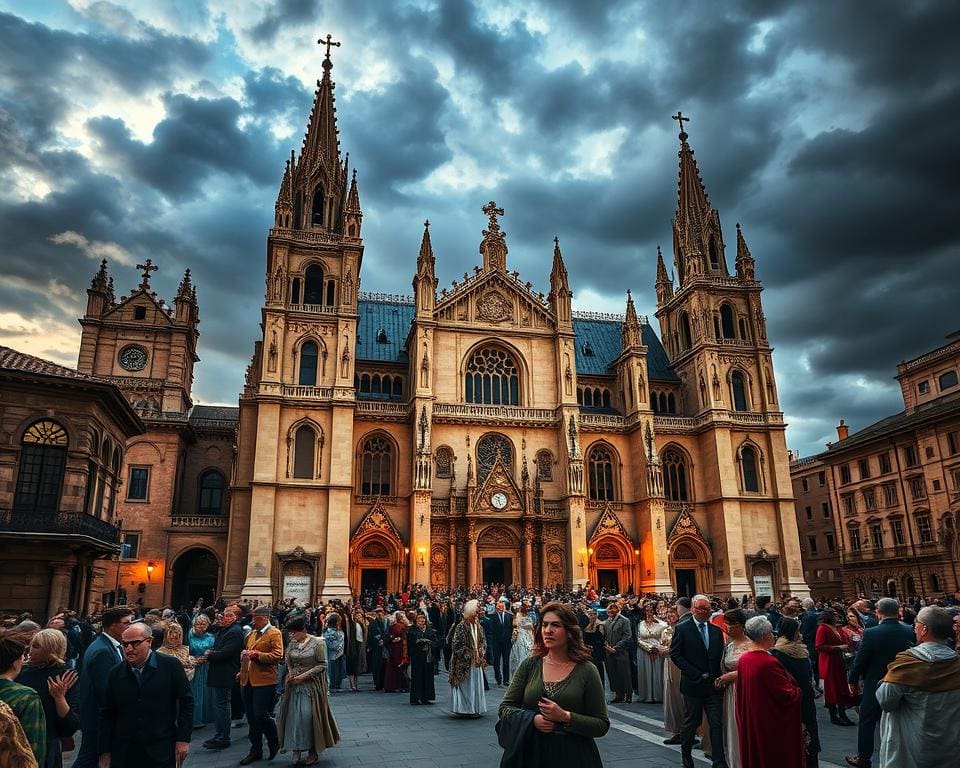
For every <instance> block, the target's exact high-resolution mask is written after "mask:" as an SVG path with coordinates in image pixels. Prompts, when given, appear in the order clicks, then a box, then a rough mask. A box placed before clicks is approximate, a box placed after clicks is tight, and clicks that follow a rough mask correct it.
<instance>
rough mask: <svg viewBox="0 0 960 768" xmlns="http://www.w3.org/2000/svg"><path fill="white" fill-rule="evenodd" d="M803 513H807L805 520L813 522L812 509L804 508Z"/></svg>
mask: <svg viewBox="0 0 960 768" xmlns="http://www.w3.org/2000/svg"><path fill="white" fill-rule="evenodd" d="M804 512H806V513H807V520H813V507H806V508H805V509H804Z"/></svg>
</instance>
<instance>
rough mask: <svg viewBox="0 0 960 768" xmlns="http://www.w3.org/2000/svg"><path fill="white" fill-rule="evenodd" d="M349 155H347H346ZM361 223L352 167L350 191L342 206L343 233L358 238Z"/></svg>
mask: <svg viewBox="0 0 960 768" xmlns="http://www.w3.org/2000/svg"><path fill="white" fill-rule="evenodd" d="M348 157H349V156H348ZM362 225H363V211H362V210H360V191H359V190H358V189H357V169H356V168H354V169H353V176H352V177H351V179H350V192H349V193H348V194H347V202H346V205H345V206H344V208H343V234H344V235H345V236H346V237H348V238H356V239H357V240H359V239H360V228H361V226H362Z"/></svg>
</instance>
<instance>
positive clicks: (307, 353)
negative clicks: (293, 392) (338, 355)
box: [298, 341, 319, 387]
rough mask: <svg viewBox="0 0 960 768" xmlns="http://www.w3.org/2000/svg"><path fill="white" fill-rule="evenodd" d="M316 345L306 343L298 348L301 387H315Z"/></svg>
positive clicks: (310, 342) (309, 342)
mask: <svg viewBox="0 0 960 768" xmlns="http://www.w3.org/2000/svg"><path fill="white" fill-rule="evenodd" d="M318 356H319V355H318V350H317V345H316V344H314V343H313V342H312V341H308V342H307V343H306V344H304V345H303V346H302V347H300V378H299V379H298V381H299V382H300V384H301V386H307V387H315V386H317V357H318Z"/></svg>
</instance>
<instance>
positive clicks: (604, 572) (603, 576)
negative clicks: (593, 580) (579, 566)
mask: <svg viewBox="0 0 960 768" xmlns="http://www.w3.org/2000/svg"><path fill="white" fill-rule="evenodd" d="M617 576H618V573H617V569H616V568H598V569H597V586H598V587H600V589H610V590H613V591H614V592H619V591H620V580H619V579H618V578H617Z"/></svg>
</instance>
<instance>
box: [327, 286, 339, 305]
mask: <svg viewBox="0 0 960 768" xmlns="http://www.w3.org/2000/svg"><path fill="white" fill-rule="evenodd" d="M336 298H337V281H336V280H327V306H328V307H332V306H333V305H334V304H336V303H337V301H336Z"/></svg>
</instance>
